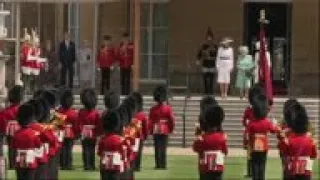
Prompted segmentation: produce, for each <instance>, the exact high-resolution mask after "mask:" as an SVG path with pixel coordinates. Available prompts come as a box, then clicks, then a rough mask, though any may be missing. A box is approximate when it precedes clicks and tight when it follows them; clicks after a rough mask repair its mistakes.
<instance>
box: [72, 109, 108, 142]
mask: <svg viewBox="0 0 320 180" xmlns="http://www.w3.org/2000/svg"><path fill="white" fill-rule="evenodd" d="M78 125H79V127H78V129H79V130H80V134H81V136H82V138H83V139H84V138H88V139H96V138H97V137H98V136H99V135H100V134H101V133H102V125H101V120H100V113H99V111H98V110H96V109H93V110H87V109H81V110H80V111H79V114H78Z"/></svg>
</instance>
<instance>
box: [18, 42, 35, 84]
mask: <svg viewBox="0 0 320 180" xmlns="http://www.w3.org/2000/svg"><path fill="white" fill-rule="evenodd" d="M25 38H26V39H25V40H24V42H23V44H22V46H21V50H20V61H21V72H22V81H23V84H24V85H25V90H26V89H27V88H30V87H28V86H29V85H30V75H31V68H32V61H31V60H30V56H31V53H32V47H31V42H30V40H31V39H30V36H28V37H25ZM28 90H29V89H28Z"/></svg>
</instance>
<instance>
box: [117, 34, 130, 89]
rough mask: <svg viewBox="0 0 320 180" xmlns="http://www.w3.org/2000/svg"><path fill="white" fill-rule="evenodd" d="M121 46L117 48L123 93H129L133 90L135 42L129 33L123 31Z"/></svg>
mask: <svg viewBox="0 0 320 180" xmlns="http://www.w3.org/2000/svg"><path fill="white" fill-rule="evenodd" d="M122 38H123V39H122V41H121V42H120V47H119V49H118V50H117V59H118V60H119V64H120V79H121V93H122V95H129V93H130V90H131V71H132V65H133V51H134V46H133V43H132V42H130V40H129V34H128V33H123V35H122Z"/></svg>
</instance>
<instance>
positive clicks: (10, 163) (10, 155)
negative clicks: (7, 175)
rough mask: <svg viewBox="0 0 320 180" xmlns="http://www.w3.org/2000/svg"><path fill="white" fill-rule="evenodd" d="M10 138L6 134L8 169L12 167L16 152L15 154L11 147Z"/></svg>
mask: <svg viewBox="0 0 320 180" xmlns="http://www.w3.org/2000/svg"><path fill="white" fill-rule="evenodd" d="M11 140H12V137H10V136H8V137H7V142H8V159H9V169H13V168H14V163H15V160H16V154H17V151H16V150H15V149H12V148H11Z"/></svg>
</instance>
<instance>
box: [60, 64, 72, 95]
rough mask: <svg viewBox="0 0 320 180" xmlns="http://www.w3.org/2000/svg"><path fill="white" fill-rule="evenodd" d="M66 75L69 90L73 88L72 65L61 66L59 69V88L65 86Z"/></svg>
mask: <svg viewBox="0 0 320 180" xmlns="http://www.w3.org/2000/svg"><path fill="white" fill-rule="evenodd" d="M67 73H68V77H69V88H70V89H72V88H73V76H74V67H73V64H72V65H71V64H69V65H62V67H61V74H60V85H61V86H66V76H67Z"/></svg>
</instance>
